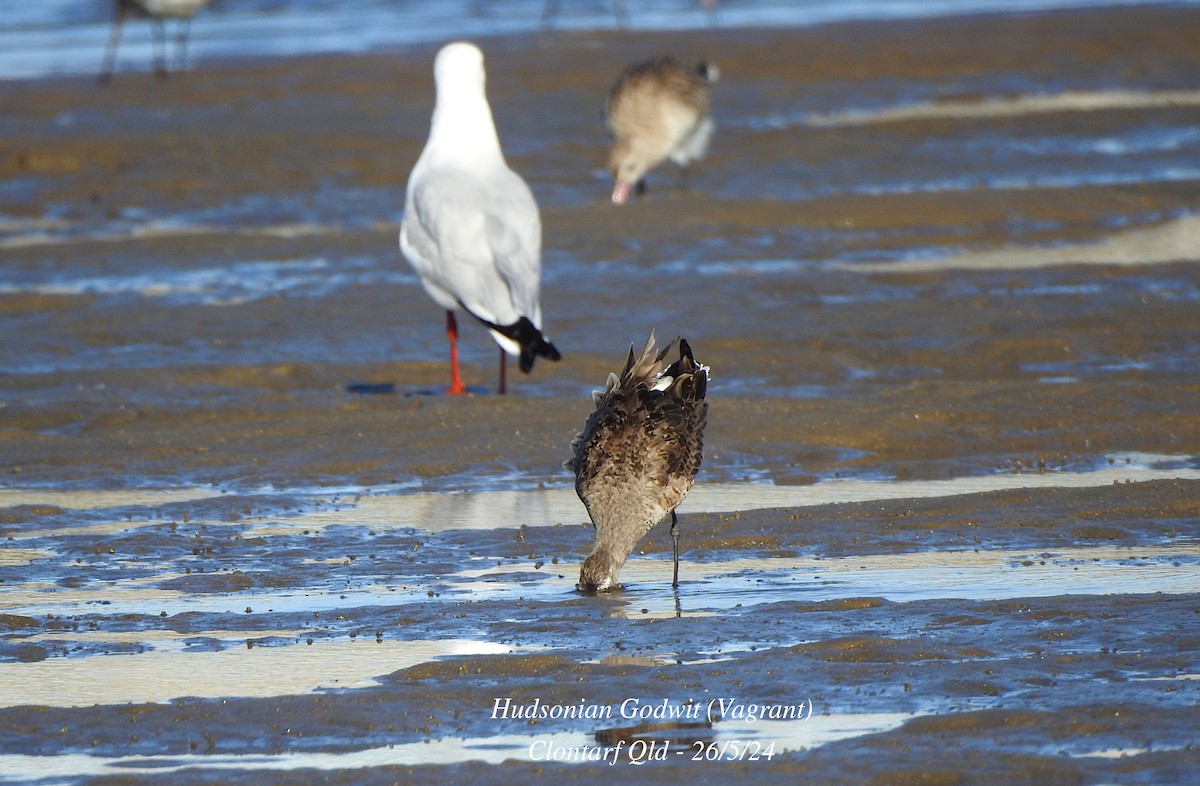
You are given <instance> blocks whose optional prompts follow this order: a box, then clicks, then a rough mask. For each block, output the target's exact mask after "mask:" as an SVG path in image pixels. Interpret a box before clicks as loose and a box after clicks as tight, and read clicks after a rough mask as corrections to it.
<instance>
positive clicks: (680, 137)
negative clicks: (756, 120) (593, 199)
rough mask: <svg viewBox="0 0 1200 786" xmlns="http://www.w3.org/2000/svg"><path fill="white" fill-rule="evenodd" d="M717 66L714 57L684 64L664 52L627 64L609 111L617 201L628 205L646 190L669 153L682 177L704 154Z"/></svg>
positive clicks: (610, 159) (615, 86) (710, 126)
mask: <svg viewBox="0 0 1200 786" xmlns="http://www.w3.org/2000/svg"><path fill="white" fill-rule="evenodd" d="M717 76H718V74H717V69H716V67H715V66H712V65H710V64H708V63H699V64H697V65H696V66H695V67H694V68H684V67H683V66H682V65H680V64H679V63H678V62H676V61H675V60H674V59H673V58H670V57H659V58H655V59H653V60H646V61H644V62H641V63H636V64H634V65H632V66H630V67H629V68H627V69H625V71H624V73H622V74H621V76H620V77H618V78H617V81H616V83H614V84H613V86H612V89H611V90H610V91H609V94H608V101H607V103H606V104H605V108H604V113H605V118H606V120H607V121H608V128H609V130H610V131H611V132H612V135H613V146H612V149H611V150H610V151H609V156H608V168H609V171H610V172H611V173H612V176H613V192H612V201H613V202H614V203H615V204H618V205H622V204H624V203H625V202H626V201H627V200H628V199H629V192H630V190H634V191H636V192H637V193H639V194H640V193H642V192H643V191H644V190H645V177H646V173H647V172H649V171H650V170H651V169H654V168H655V167H657V166H658V165H659V164H661V163H663V162H664V161H666V160H667V159H668V158H669V159H671V160H672V161H674V162H675V163H676V164H678V165H679V166H680V168H681V169H680V177H681V178H682V177H683V175H684V173H686V171H687V166H688V164H690V163H691V162H692V161H695V160H697V159H699V158H702V157H703V156H704V154H705V153H706V152H707V151H708V143H709V140H710V139H711V138H712V132H713V120H712V115H711V114H710V113H709V104H710V101H711V94H712V83H713V82H715V81H716V80H717Z"/></svg>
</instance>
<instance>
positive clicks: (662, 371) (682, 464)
mask: <svg viewBox="0 0 1200 786" xmlns="http://www.w3.org/2000/svg"><path fill="white" fill-rule="evenodd" d="M676 341H678V343H679V359H678V360H676V361H675V362H674V363H672V364H671V365H669V366H666V364H665V362H664V360H663V359H664V358H665V357H666V356H667V353H668V352H670V351H671V348H672V347H674V346H675V344H676ZM676 341H672V342H671V343H670V344H667V346H665V347H664V348H663V349H662V351H661V352H658V353H655V351H654V350H655V347H654V334H653V333H651V334H650V339H649V340H648V341H647V342H646V346H645V348H643V349H642V353H641V355H635V354H634V351H633V347H630V348H629V356H628V358H627V359H626V361H625V368H624V370H623V371H622V372H621V374H620V376H618V375H616V374H609V375H608V383H607V384H606V385H605V389H604V390H603V391H599V390H597V391H596V392H595V393H593V394H592V398H593V399H594V401H595V403H596V409H595V411H594V412H592V414H591V416H590V417H588V419H587V424H586V425H585V426H584V428H583V431H582V432H580V433H579V435H578V436H576V437H575V439H574V440H573V441H572V442H571V451H572V454H573V455H572V457H571V458H569V459H567V460H566V461H565V462H563V466H565V467H566V468H567V469H569V470H572V471H573V472H574V473H575V491H576V493H578V494H579V499H580V500H582V501H583V504H584V507H586V508H587V511H588V516H590V517H591V519H592V524H593V525H594V526H595V528H596V542H595V545H594V546H593V547H592V553H591V554H589V555H588V556H587V559H585V560H584V561H583V564H582V565H581V566H580V569H579V584H578V587H579V589H580V590H582V591H584V592H596V591H603V590H608V589H614V588H616V587H617V586H618V585H617V577H618V575H619V574H620V572H621V566H622V565H624V564H625V560H626V559H627V558H628V557H629V553H630V552H631V551H633V549H634V547H635V546H636V545H637V544H638V541H640V540H641V539H642V538H644V537H645V536H646V533H648V532H649V531H650V530H651V529H653V528H654V526H655V525H656V524H658V523H659V522H660V521H662V520H663V519H664V518H665V517H666V515H667V514H668V513H670V514H671V543H672V547H673V554H674V560H675V563H674V572H673V574H672V575H673V578H672V581H671V586H672V587H678V586H679V519H678V518H677V516H676V515H675V508H676V507H677V506H678V505H679V503H680V502H682V501H683V498H684V496H685V495H686V494H687V493H688V490H689V489H690V488H691V487H692V482H693V481H694V480H695V479H696V473H697V472H698V471H699V470H700V460H701V454H702V448H703V436H704V425H705V423H706V422H707V420H708V402H706V401H705V400H704V396H705V393H706V392H707V389H708V368H707V367H705V366H702V365H700V364H698V363H697V362H696V360H695V358H694V357H693V356H692V348H691V347H690V346H688V343H687V341H684V340H683V339H677V340H676ZM664 366H665V368H664Z"/></svg>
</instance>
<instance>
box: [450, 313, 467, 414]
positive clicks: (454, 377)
mask: <svg viewBox="0 0 1200 786" xmlns="http://www.w3.org/2000/svg"><path fill="white" fill-rule="evenodd" d="M446 335H447V336H448V337H449V339H450V388H449V389H448V390H447V391H446V393H448V394H452V395H458V394H460V393H466V392H467V386H466V385H464V384H463V381H462V375H461V374H459V373H458V320H456V319H455V318H454V312H453V311H447V312H446Z"/></svg>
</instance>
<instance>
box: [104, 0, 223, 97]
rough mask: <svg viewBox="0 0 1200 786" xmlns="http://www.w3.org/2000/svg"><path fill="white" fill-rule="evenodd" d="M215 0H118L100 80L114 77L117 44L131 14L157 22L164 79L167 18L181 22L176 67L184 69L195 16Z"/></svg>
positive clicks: (157, 56)
mask: <svg viewBox="0 0 1200 786" xmlns="http://www.w3.org/2000/svg"><path fill="white" fill-rule="evenodd" d="M210 2H212V0H115V4H116V16H115V17H113V26H112V33H111V34H110V35H109V38H108V48H107V49H106V50H105V52H104V64H103V65H102V66H101V67H100V81H101V82H107V81H108V80H109V79H112V73H113V68H114V67H115V66H116V63H117V46H118V45H119V44H120V43H121V27H122V25H124V23H125V18H126V17H127V16H129V15H131V14H132V15H133V16H136V17H143V18H147V19H150V20H151V21H153V22H154V72H155V73H156V74H158V77H159V78H160V79H165V78H166V76H167V64H166V49H167V41H166V31H165V30H164V29H163V21H164V20H166V19H174V20H176V21H177V22H178V25H177V28H176V30H177V32H176V36H175V68H176V70H179V69H182V68H183V67H184V64H185V63H186V60H187V37H188V28H189V27H190V26H191V23H192V17H193V16H195V15H196V12H197V11H199V10H200V9H201V8H203V7H204V6H206V5H208V4H209V3H210Z"/></svg>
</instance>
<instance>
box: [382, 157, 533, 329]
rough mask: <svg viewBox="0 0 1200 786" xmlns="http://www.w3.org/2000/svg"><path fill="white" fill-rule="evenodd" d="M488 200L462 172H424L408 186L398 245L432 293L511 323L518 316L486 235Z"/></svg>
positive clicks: (486, 316)
mask: <svg viewBox="0 0 1200 786" xmlns="http://www.w3.org/2000/svg"><path fill="white" fill-rule="evenodd" d="M487 201H488V200H487V194H486V191H485V190H484V189H483V188H481V187H480V184H479V183H478V181H477V180H476V179H475V178H473V177H471V176H470V175H468V174H467V173H463V172H457V171H453V170H450V171H446V170H442V171H433V172H429V173H425V174H424V176H422V177H421V178H420V179H419V180H417V181H415V182H414V183H413V184H412V187H411V188H410V189H409V194H408V202H407V205H406V210H405V216H404V226H403V232H402V234H401V245H402V247H403V246H405V245H406V246H407V248H406V249H405V254H406V256H409V261H410V262H412V264H413V267H414V268H416V270H417V272H418V273H419V274H420V275H421V278H422V280H423V281H424V282H425V286H426V289H429V290H431V294H433V291H434V290H437V291H441V292H443V293H445V294H446V296H448V297H449V298H450V299H452V300H453V302H454V305H460V306H462V307H463V308H465V309H466V310H467V311H469V312H471V313H472V314H474V315H475V316H477V317H479V318H480V319H484V320H486V321H488V322H493V323H496V324H510V323H511V322H515V321H516V319H517V317H516V316H514V313H515V309H514V308H513V305H512V296H511V294H510V293H509V291H508V285H507V283H506V282H505V281H504V279H503V278H502V276H501V275H500V272H499V271H498V269H497V267H496V262H495V258H494V254H493V252H492V249H491V245H490V242H489V240H488V231H487V226H488V223H489V221H490V219H489V212H488V209H487ZM410 251H411V254H410ZM435 299H437V298H436V297H435ZM443 305H445V304H444V303H443ZM447 307H451V306H447Z"/></svg>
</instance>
